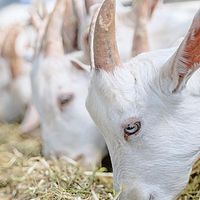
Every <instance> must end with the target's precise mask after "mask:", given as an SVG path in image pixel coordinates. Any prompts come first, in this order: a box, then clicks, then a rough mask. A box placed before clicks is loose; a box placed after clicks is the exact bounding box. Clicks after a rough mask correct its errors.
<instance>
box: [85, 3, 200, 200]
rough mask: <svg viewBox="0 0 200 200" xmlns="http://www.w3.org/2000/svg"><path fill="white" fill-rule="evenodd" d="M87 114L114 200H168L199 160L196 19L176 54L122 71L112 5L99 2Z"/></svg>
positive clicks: (152, 56)
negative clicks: (106, 157)
mask: <svg viewBox="0 0 200 200" xmlns="http://www.w3.org/2000/svg"><path fill="white" fill-rule="evenodd" d="M93 44H94V45H93V47H94V48H93V49H94V52H93V53H94V55H91V56H94V64H95V69H93V72H92V73H93V74H92V79H91V84H90V88H89V94H88V97H87V101H86V106H87V109H88V111H89V113H90V115H91V117H92V118H93V120H94V122H95V123H96V125H97V127H98V128H99V130H100V131H101V133H102V134H103V136H104V138H105V140H106V143H107V145H108V149H109V152H110V156H111V161H112V166H113V172H114V183H115V189H116V190H117V191H118V190H119V187H120V186H125V189H124V191H123V192H122V194H121V195H120V198H119V199H120V200H161V199H162V200H172V199H173V200H174V199H176V198H177V197H178V195H179V194H180V192H181V191H182V190H183V189H184V187H185V186H186V184H187V182H188V180H189V175H190V172H191V169H192V165H193V164H194V162H195V160H196V158H197V157H198V155H199V152H200V114H199V113H200V81H199V80H200V79H199V77H200V71H199V70H198V68H199V67H200V56H199V55H200V11H198V12H197V14H196V15H195V17H194V20H193V23H192V25H191V27H190V29H189V31H188V33H187V35H186V37H185V39H184V40H183V42H182V43H181V45H180V46H179V47H178V48H177V47H176V48H175V47H174V48H170V49H164V50H159V51H154V52H149V53H142V54H140V55H139V56H137V57H135V58H133V59H132V60H131V61H130V62H128V63H127V64H122V62H121V59H120V57H119V53H118V50H117V43H116V39H115V0H106V1H105V2H104V4H103V6H102V7H101V10H100V12H99V15H98V18H97V21H96V25H95V32H94V43H93Z"/></svg>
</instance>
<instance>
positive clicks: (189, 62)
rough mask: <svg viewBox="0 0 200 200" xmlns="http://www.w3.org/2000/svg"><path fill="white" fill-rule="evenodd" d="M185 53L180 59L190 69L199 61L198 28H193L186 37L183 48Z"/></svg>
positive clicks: (199, 34)
mask: <svg viewBox="0 0 200 200" xmlns="http://www.w3.org/2000/svg"><path fill="white" fill-rule="evenodd" d="M184 52H185V54H184V55H183V58H184V60H185V62H184V60H183V61H182V62H184V64H185V65H186V66H187V68H189V69H192V68H193V67H195V64H198V63H200V30H194V31H193V32H192V33H191V34H190V36H189V37H188V39H187V41H186V45H185V49H184Z"/></svg>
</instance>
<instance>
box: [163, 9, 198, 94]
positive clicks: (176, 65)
mask: <svg viewBox="0 0 200 200" xmlns="http://www.w3.org/2000/svg"><path fill="white" fill-rule="evenodd" d="M166 66H170V67H169V68H166V67H164V69H163V70H164V71H163V73H162V78H164V79H166V77H167V82H168V83H170V88H169V90H170V92H172V93H176V92H179V91H180V90H182V89H183V88H184V87H185V85H186V83H187V81H188V80H189V78H190V77H191V76H192V74H193V73H194V72H195V71H196V70H197V69H198V68H199V67H200V10H199V11H198V12H197V14H196V15H195V17H194V20H193V22H192V25H191V27H190V29H189V31H188V33H187V35H186V37H185V39H184V40H183V41H182V43H181V45H180V46H179V48H178V50H177V51H176V52H175V54H174V55H173V56H172V58H170V59H169V60H168V62H167V63H166Z"/></svg>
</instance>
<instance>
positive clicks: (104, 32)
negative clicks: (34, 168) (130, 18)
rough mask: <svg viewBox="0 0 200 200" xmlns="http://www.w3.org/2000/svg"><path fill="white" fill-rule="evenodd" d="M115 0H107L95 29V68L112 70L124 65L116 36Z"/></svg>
mask: <svg viewBox="0 0 200 200" xmlns="http://www.w3.org/2000/svg"><path fill="white" fill-rule="evenodd" d="M115 6H116V2H115V0H105V2H104V3H103V5H102V7H101V9H100V11H99V15H98V17H97V21H96V24H95V31H94V63H95V69H96V70H99V69H104V70H106V71H109V72H112V71H113V70H114V67H116V66H118V67H122V62H121V59H120V56H119V52H118V49H117V42H116V38H115Z"/></svg>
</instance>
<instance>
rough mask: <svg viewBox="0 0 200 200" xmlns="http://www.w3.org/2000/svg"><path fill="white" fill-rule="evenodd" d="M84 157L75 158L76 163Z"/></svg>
mask: <svg viewBox="0 0 200 200" xmlns="http://www.w3.org/2000/svg"><path fill="white" fill-rule="evenodd" d="M83 157H84V156H83V155H79V156H77V157H76V158H75V161H80V160H82V159H83Z"/></svg>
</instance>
